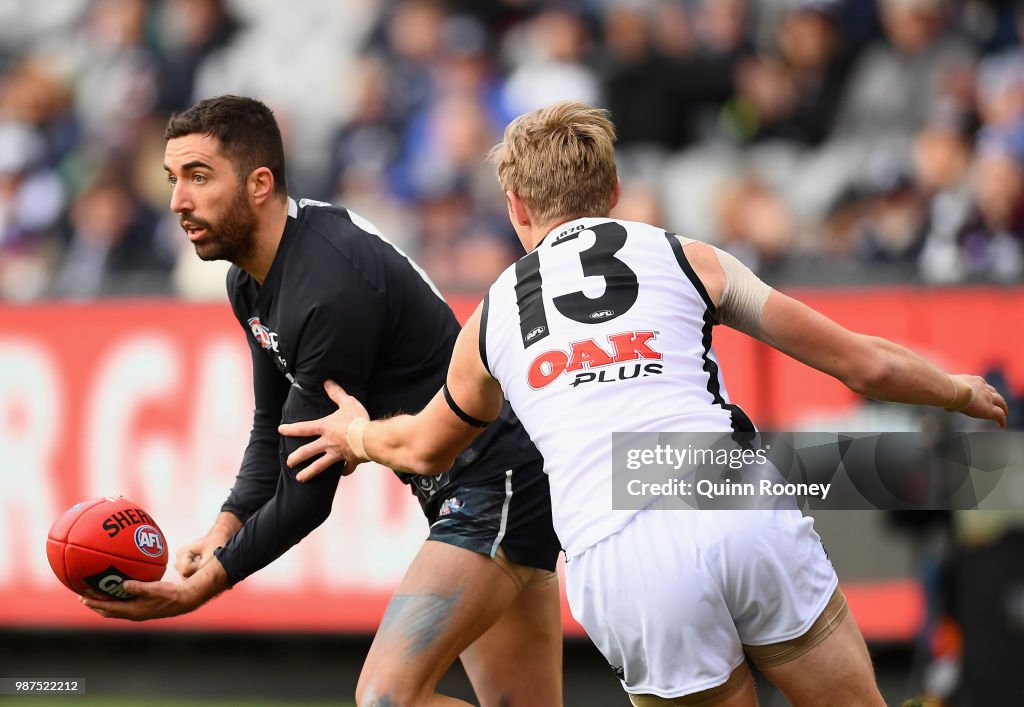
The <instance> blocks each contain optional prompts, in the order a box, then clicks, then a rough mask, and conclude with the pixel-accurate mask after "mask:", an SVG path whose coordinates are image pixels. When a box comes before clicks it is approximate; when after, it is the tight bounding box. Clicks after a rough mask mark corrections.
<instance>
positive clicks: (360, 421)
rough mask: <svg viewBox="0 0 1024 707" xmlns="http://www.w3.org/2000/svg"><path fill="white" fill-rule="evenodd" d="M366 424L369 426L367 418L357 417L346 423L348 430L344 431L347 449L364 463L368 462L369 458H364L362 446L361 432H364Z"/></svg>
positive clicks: (364, 451)
mask: <svg viewBox="0 0 1024 707" xmlns="http://www.w3.org/2000/svg"><path fill="white" fill-rule="evenodd" d="M368 424H370V420H369V418H366V417H357V418H356V419H354V420H352V422H350V423H348V428H347V429H346V430H345V438H346V439H347V440H348V446H349V448H350V449H351V450H352V451H353V453H355V455H356V456H357V457H359V458H360V459H362V460H363V461H364V462H368V461H370V458H369V457H368V456H366V447H364V446H363V432H365V431H366V426H367V425H368Z"/></svg>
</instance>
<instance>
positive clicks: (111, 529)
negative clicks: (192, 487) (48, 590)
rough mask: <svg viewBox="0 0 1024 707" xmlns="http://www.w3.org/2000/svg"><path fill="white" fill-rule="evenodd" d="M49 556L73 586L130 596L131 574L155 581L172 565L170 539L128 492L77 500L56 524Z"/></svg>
mask: <svg viewBox="0 0 1024 707" xmlns="http://www.w3.org/2000/svg"><path fill="white" fill-rule="evenodd" d="M46 556H47V559H49V561H50V567H52V568H53V572H54V574H56V575H57V578H58V579H59V580H60V581H61V582H63V583H64V584H65V586H67V587H68V588H69V589H71V591H73V592H77V593H78V594H82V595H83V596H89V597H93V598H95V599H111V598H113V599H127V598H128V596H127V595H126V593H125V592H124V590H122V589H121V583H122V582H124V581H125V580H126V579H136V580H140V581H143V582H154V581H156V580H159V579H160V578H162V577H163V576H164V571H165V570H166V569H167V542H166V540H165V539H164V534H163V532H162V531H161V530H160V528H159V526H157V524H156V522H155V521H154V520H153V518H152V517H151V516H150V515H149V514H148V513H146V511H144V510H143V509H142V508H140V507H139V506H138V504H136V503H132V502H131V501H129V500H127V499H125V498H122V497H117V498H113V497H110V496H108V497H105V498H97V499H93V500H91V501H83V502H82V503H76V504H75V505H74V506H72V507H71V508H69V509H68V510H66V511H64V513H63V514H62V515H61V516H60V517H59V518H58V519H57V521H56V522H55V523H54V524H53V526H52V527H51V528H50V533H49V536H48V537H47V539H46Z"/></svg>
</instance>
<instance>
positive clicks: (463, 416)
mask: <svg viewBox="0 0 1024 707" xmlns="http://www.w3.org/2000/svg"><path fill="white" fill-rule="evenodd" d="M441 390H442V391H444V399H445V402H447V403H448V407H450V408H451V409H452V412H454V413H455V415H456V416H457V417H458V418H459V419H460V420H462V421H463V422H465V423H466V424H467V425H470V426H472V427H487V426H488V425H490V424H491V423H490V422H484V421H483V420H478V419H476V418H475V417H473V416H472V415H470V414H469V413H467V412H466V411H465V410H463V409H462V408H460V407H459V405H458V403H456V402H455V400H454V399H452V394H451V393H449V392H448V383H447V382H446V383H445V384H444V385H443V386H442V387H441ZM491 422H494V420H491Z"/></svg>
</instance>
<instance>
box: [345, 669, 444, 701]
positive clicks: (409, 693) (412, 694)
mask: <svg viewBox="0 0 1024 707" xmlns="http://www.w3.org/2000/svg"><path fill="white" fill-rule="evenodd" d="M430 692H431V691H424V690H423V688H422V686H416V685H413V684H412V683H410V682H409V681H408V680H403V679H402V677H401V676H400V675H395V674H392V673H391V672H390V671H386V670H375V669H370V670H367V669H366V668H364V669H363V672H362V673H361V674H360V675H359V682H358V683H357V684H356V704H357V705H358V707H415V706H416V705H420V704H426V703H427V699H426V697H425V696H426V695H429V694H430Z"/></svg>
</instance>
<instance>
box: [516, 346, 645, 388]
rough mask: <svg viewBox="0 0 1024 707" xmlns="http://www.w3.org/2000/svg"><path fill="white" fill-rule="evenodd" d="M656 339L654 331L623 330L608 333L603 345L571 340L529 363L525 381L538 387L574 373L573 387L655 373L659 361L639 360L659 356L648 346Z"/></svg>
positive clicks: (531, 385)
mask: <svg viewBox="0 0 1024 707" xmlns="http://www.w3.org/2000/svg"><path fill="white" fill-rule="evenodd" d="M657 338H658V332H656V331H624V332H621V333H619V334H611V335H609V336H608V344H609V345H608V346H607V347H606V346H603V345H601V344H599V343H597V342H596V341H594V340H593V339H584V340H583V341H574V342H572V343H571V344H570V345H569V346H570V350H569V351H562V350H561V349H553V350H551V351H545V352H544V353H542V354H540V355H539V356H537V358H535V359H534V360H533V363H531V364H530V370H529V372H528V373H527V380H528V381H529V383H530V387H531V388H533V389H534V390H540V389H542V388H546V387H547V386H549V385H551V384H552V383H554V382H555V381H556V380H558V378H560V377H561V376H562V375H563V374H575V375H574V376H573V378H572V380H571V381H570V383H569V385H571V386H572V387H573V388H575V387H577V386H580V385H584V384H586V383H595V382H596V383H612V382H615V381H621V380H631V379H633V378H646V377H647V376H651V375H659V374H660V373H661V372H662V370H661V369H662V364H660V363H653V362H652V363H644V362H643V361H645V360H646V361H660V360H661V359H662V358H663V356H662V354H661V353H660V352H659V351H657V350H655V349H654V347H653V346H652V342H653V341H654V340H655V339H657ZM633 361H636V362H637V363H632V362H633Z"/></svg>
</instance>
